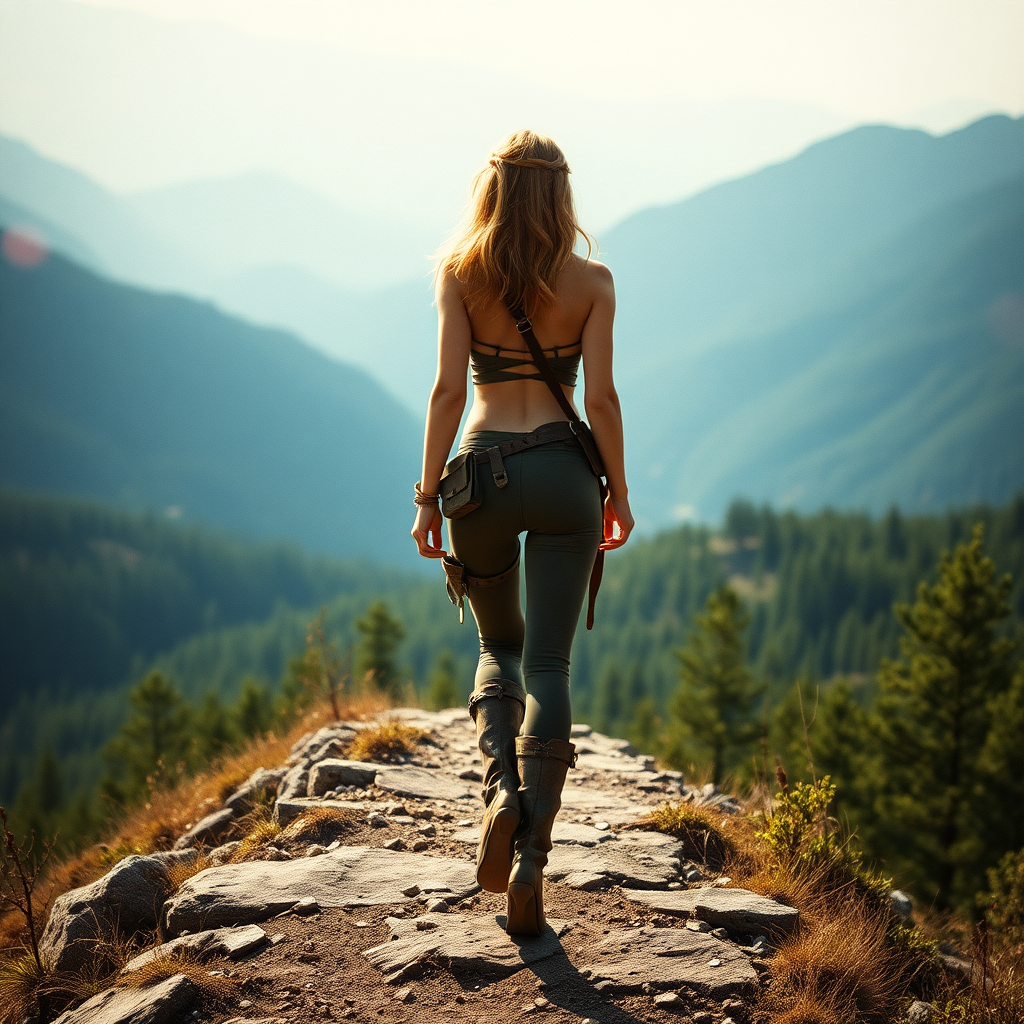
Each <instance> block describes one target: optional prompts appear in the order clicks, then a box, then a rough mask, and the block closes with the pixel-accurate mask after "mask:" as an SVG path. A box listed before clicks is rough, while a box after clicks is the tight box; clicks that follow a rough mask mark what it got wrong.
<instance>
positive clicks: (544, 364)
mask: <svg viewBox="0 0 1024 1024" xmlns="http://www.w3.org/2000/svg"><path fill="white" fill-rule="evenodd" d="M508 311H509V312H510V313H511V314H512V319H513V320H515V322H516V330H517V331H519V333H520V335H521V336H522V339H523V341H525V342H526V347H527V348H528V349H529V350H530V355H531V356H532V358H533V361H534V363H535V364H536V366H537V369H538V370H539V371H540V375H541V377H542V378H543V380H544V383H545V384H547V386H548V390H549V391H550V392H551V394H552V395H554V397H555V401H556V402H558V404H559V405H560V406H561V407H562V412H564V413H565V415H566V416H568V417H569V419H570V420H571V421H572V422H573V423H581V422H582V420H581V419H580V416H579V413H577V412H576V410H575V409H574V408H573V407H572V402H570V401H569V399H568V398H566V397H565V392H564V391H563V390H562V385H561V384H559V383H558V379H557V378H556V377H555V374H554V371H553V370H552V369H551V364H550V363H549V362H548V357H547V356H546V355H544V349H542V348H541V347H540V342H539V341H538V340H537V335H536V334H534V333H533V324H532V323H530V318H529V317H528V316H527V315H526V313H525V311H524V310H523V307H522V306H512V305H510V306H509V307H508Z"/></svg>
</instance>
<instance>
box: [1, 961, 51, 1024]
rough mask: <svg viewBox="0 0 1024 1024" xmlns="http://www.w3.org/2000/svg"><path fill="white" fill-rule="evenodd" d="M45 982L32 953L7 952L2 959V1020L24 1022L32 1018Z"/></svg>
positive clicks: (44, 977) (44, 976)
mask: <svg viewBox="0 0 1024 1024" xmlns="http://www.w3.org/2000/svg"><path fill="white" fill-rule="evenodd" d="M45 979H46V975H45V974H43V973H42V972H41V971H40V970H39V966H38V965H37V964H36V958H35V957H34V956H33V955H32V952H31V950H29V949H28V948H25V949H21V950H18V949H10V950H8V951H7V952H6V953H5V955H4V956H3V957H2V958H0V1007H2V1008H3V1011H2V1014H3V1015H2V1018H0V1019H3V1020H4V1021H8V1020H10V1021H21V1020H23V1019H24V1018H25V1017H28V1016H31V1015H32V1014H33V1013H34V1012H35V1010H36V1007H37V1006H38V1004H39V990H40V987H41V986H42V984H43V982H44V981H45Z"/></svg>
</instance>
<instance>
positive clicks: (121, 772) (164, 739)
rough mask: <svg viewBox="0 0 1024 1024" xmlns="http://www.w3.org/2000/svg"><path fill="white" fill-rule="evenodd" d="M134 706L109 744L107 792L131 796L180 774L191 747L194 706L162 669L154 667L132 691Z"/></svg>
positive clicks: (130, 699)
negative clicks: (189, 705) (190, 733)
mask: <svg viewBox="0 0 1024 1024" xmlns="http://www.w3.org/2000/svg"><path fill="white" fill-rule="evenodd" d="M128 701H129V703H130V705H131V706H132V708H133V709H134V712H133V713H132V715H131V716H130V717H129V719H128V721H127V722H125V723H124V725H122V726H121V729H120V731H119V733H118V735H117V736H116V737H115V738H114V739H113V740H112V741H111V742H110V743H109V744H108V746H107V749H106V752H105V753H106V757H107V760H108V762H109V763H110V766H111V769H112V775H111V777H110V778H108V779H107V780H106V783H105V789H106V792H107V794H108V795H109V796H111V797H113V798H114V799H116V800H118V801H123V800H124V799H131V798H133V797H136V796H139V795H141V794H143V793H145V792H147V791H148V790H151V789H154V788H156V787H158V786H159V785H161V784H163V783H169V782H174V781H175V780H176V779H177V778H178V777H179V775H180V774H181V771H182V768H183V767H184V764H185V762H186V759H187V757H188V753H189V746H190V738H189V725H190V721H191V715H190V709H189V707H188V705H187V704H185V702H184V701H183V700H182V698H181V694H180V693H178V691H177V690H176V689H175V687H174V686H173V685H172V684H171V683H170V682H168V681H167V680H166V679H165V678H164V676H163V675H162V674H161V673H160V672H150V674H149V675H148V676H146V678H145V679H143V680H142V682H141V683H139V685H138V686H136V687H135V688H134V689H133V690H132V691H131V692H130V693H129V695H128Z"/></svg>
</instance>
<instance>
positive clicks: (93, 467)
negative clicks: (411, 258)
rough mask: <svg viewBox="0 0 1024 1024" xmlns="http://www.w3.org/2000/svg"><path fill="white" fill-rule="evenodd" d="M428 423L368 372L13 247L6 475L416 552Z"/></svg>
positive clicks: (303, 534) (18, 482) (221, 519)
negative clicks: (26, 266) (413, 491)
mask: <svg viewBox="0 0 1024 1024" xmlns="http://www.w3.org/2000/svg"><path fill="white" fill-rule="evenodd" d="M418 449H419V424H417V423H415V422H414V421H413V419H412V417H411V416H410V415H409V413H408V412H407V411H406V410H405V409H404V408H403V407H402V406H400V405H399V404H398V403H397V402H396V401H394V400H393V399H392V398H391V397H390V396H389V395H387V394H386V393H385V392H384V390H383V389H382V388H381V387H379V386H378V385H377V384H376V382H375V381H373V380H372V379H371V378H370V377H368V376H367V375H366V374H364V373H362V372H361V371H359V370H357V369H354V368H352V367H348V366H343V365H341V364H338V363H336V362H334V361H332V360H330V359H328V358H326V357H325V356H323V355H321V354H319V353H317V352H315V351H313V350H312V349H310V348H309V347H307V346H306V345H303V344H302V343H300V342H299V341H298V339H296V338H294V337H293V336H291V335H288V334H285V333H283V332H281V331H274V330H266V329H261V328H257V327H253V326H252V325H250V324H246V323H244V322H242V321H239V320H237V319H234V318H232V317H229V316H226V315H224V314H222V313H220V312H218V311H217V310H216V309H214V308H212V307H211V306H209V305H208V304H204V303H200V302H196V301H195V300H193V299H188V298H183V297H177V296H166V295H158V294H154V293H151V292H147V291H143V290H141V289H138V288H134V287H129V286H126V285H119V284H114V283H111V282H109V281H106V280H104V279H102V278H100V277H98V276H96V275H95V274H93V273H91V272H89V271H87V270H84V269H82V268H80V267H78V266H76V265H74V264H72V263H70V262H69V261H67V260H65V259H64V258H62V257H60V256H51V257H50V258H49V259H48V260H47V261H46V262H45V263H43V264H42V265H41V266H39V267H37V268H35V269H33V270H19V269H17V268H14V267H12V266H10V265H8V264H7V263H6V262H0V484H2V485H4V486H11V487H18V488H22V489H27V490H38V491H49V492H58V493H62V494H74V495H80V496H89V497H95V498H101V499H105V500H109V501H112V502H115V503H117V504H119V505H121V506H122V507H128V508H152V509H156V510H163V509H165V508H168V507H178V508H181V509H183V510H184V514H185V516H186V517H187V518H188V519H191V520H193V521H202V522H206V523H209V524H215V525H218V526H224V527H229V528H231V529H232V530H235V531H237V532H239V533H241V534H246V535H248V536H252V537H261V538H288V539H290V540H293V541H297V542H299V543H302V544H304V545H305V546H306V547H308V548H310V549H313V550H321V551H330V552H338V553H360V554H371V553H372V554H374V555H376V556H378V557H381V558H389V559H392V560H395V559H408V560H410V561H411V560H412V557H413V556H412V543H411V541H410V539H409V537H408V529H409V520H410V509H411V505H410V502H409V500H408V494H409V487H410V484H411V482H412V481H413V480H415V479H416V478H417V476H418V472H417V459H418Z"/></svg>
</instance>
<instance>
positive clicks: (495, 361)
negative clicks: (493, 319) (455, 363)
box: [469, 338, 583, 388]
mask: <svg viewBox="0 0 1024 1024" xmlns="http://www.w3.org/2000/svg"><path fill="white" fill-rule="evenodd" d="M579 344H580V343H579V342H578V341H576V342H573V343H572V344H571V345H557V346H555V347H554V348H546V349H544V354H545V355H546V356H547V357H548V365H549V366H550V367H551V371H552V373H554V375H555V379H556V380H557V381H558V383H559V384H565V385H566V386H567V387H570V388H572V387H575V386H576V374H577V373H578V372H579V366H580V356H581V355H582V354H583V350H582V348H580V349H579V351H578V352H573V353H571V354H569V355H564V356H560V355H559V354H558V353H559V352H561V351H564V350H566V349H573V348H579ZM477 345H482V346H483V347H484V348H489V349H493V350H494V351H493V352H480V351H478V350H477V349H476V346H477ZM473 346H474V347H472V348H471V349H470V350H469V361H470V363H471V364H472V366H473V383H474V384H501V383H503V382H504V381H507V380H543V379H544V378H543V377H542V376H541V375H540V371H539V370H537V368H536V366H534V371H533V373H521V372H519V371H518V370H515V369H513V367H516V366H533V359H532V358H531V357H530V353H529V352H528V351H525V350H523V349H518V348H501V347H500V346H499V345H488V344H487V343H486V342H483V341H477V340H476V339H475V338H474V339H473ZM502 352H511V353H514V354H513V355H507V356H503V355H502V354H501V353H502Z"/></svg>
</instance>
